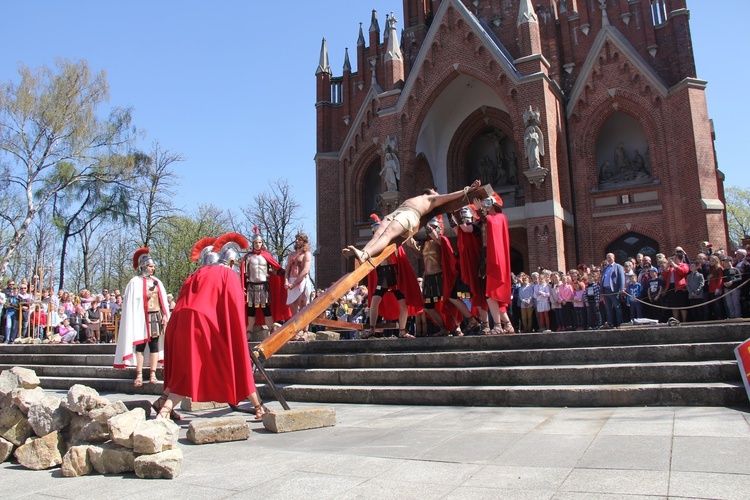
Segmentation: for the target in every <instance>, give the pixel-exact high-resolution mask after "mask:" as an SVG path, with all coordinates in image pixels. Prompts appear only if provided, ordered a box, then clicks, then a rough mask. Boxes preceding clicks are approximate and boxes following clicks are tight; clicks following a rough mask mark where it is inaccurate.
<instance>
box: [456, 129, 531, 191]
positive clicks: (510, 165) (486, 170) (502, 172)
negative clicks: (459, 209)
mask: <svg viewBox="0 0 750 500" xmlns="http://www.w3.org/2000/svg"><path fill="white" fill-rule="evenodd" d="M518 162H519V159H518V155H517V154H516V147H515V145H514V144H513V141H512V140H511V138H510V137H508V136H507V134H505V133H504V132H502V131H501V130H500V129H498V128H496V127H488V128H486V129H484V130H483V131H482V132H481V133H480V134H479V135H477V137H476V138H475V139H474V141H473V142H472V143H471V146H469V149H468V151H467V157H466V167H467V168H466V173H467V178H466V183H471V182H472V181H473V180H474V179H479V180H480V181H482V184H491V185H492V187H493V189H495V190H498V189H500V188H502V187H504V186H516V185H518V176H519V174H520V171H519V168H518Z"/></svg>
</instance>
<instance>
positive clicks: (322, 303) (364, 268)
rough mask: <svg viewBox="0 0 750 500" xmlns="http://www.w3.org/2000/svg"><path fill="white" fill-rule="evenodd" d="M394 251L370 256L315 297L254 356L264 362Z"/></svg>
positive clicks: (392, 249)
mask: <svg viewBox="0 0 750 500" xmlns="http://www.w3.org/2000/svg"><path fill="white" fill-rule="evenodd" d="M395 251H396V244H394V243H391V244H390V245H388V246H387V247H386V248H385V250H383V251H382V252H381V253H380V254H379V255H376V256H372V257H371V258H370V259H369V260H367V261H366V262H365V263H364V264H362V265H361V266H359V267H357V268H355V269H354V271H352V272H350V273H347V274H345V275H344V276H342V277H341V278H340V279H339V280H338V281H337V282H335V283H334V284H333V285H331V286H330V287H328V288H327V289H326V291H325V292H323V294H321V295H318V296H317V297H315V300H313V301H312V302H310V303H309V304H308V305H307V306H306V307H305V308H304V309H302V310H301V311H300V312H298V313H297V314H295V315H294V316H293V317H292V318H291V319H290V320H289V321H287V322H286V323H284V326H282V327H281V328H279V329H278V330H276V331H275V332H274V333H273V334H272V335H271V336H269V337H268V338H266V339H264V340H263V341H262V342H261V343H260V344H258V345H257V346H256V347H254V348H253V350H254V351H255V354H256V355H257V356H258V358H259V359H260V360H261V361H265V360H267V359H268V358H270V357H271V356H273V355H274V354H276V352H277V351H278V350H279V349H281V348H282V347H283V346H284V344H286V343H287V342H289V341H290V340H291V339H293V338H294V337H296V336H297V333H298V332H299V331H300V330H302V329H304V328H305V327H306V326H307V325H309V324H310V323H312V322H313V321H315V320H316V319H318V316H320V315H321V313H323V311H325V310H326V309H328V308H329V307H330V306H331V304H333V303H334V302H336V301H337V300H338V299H339V297H341V296H342V295H344V294H345V293H346V292H348V291H349V290H350V289H351V287H352V286H354V285H356V284H357V283H359V282H360V281H362V279H363V278H364V277H365V276H367V275H368V274H369V273H370V271H372V270H373V269H375V268H376V267H377V266H378V264H380V263H381V262H383V261H384V260H385V259H387V258H388V256H390V255H391V254H392V253H393V252H395Z"/></svg>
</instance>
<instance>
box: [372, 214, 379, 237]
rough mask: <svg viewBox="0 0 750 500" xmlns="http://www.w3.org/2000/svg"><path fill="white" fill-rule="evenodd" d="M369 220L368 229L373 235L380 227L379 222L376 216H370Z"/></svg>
mask: <svg viewBox="0 0 750 500" xmlns="http://www.w3.org/2000/svg"><path fill="white" fill-rule="evenodd" d="M370 219H371V220H372V226H370V227H371V228H372V232H373V233H374V232H375V230H376V229H377V228H378V227H380V223H381V220H380V217H378V214H370Z"/></svg>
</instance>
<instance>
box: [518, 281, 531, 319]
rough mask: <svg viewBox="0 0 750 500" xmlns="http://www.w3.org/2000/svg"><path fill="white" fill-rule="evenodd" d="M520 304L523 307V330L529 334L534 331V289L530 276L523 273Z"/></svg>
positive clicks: (519, 294) (519, 295)
mask: <svg viewBox="0 0 750 500" xmlns="http://www.w3.org/2000/svg"><path fill="white" fill-rule="evenodd" d="M518 303H519V305H520V306H521V323H522V330H523V331H524V332H526V333H529V332H531V331H532V328H533V322H534V287H533V286H532V285H531V283H529V276H528V275H526V274H524V273H521V288H519V289H518Z"/></svg>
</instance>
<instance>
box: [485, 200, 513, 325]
mask: <svg viewBox="0 0 750 500" xmlns="http://www.w3.org/2000/svg"><path fill="white" fill-rule="evenodd" d="M486 224H487V227H486V229H487V297H491V298H493V299H495V300H496V301H497V302H498V303H499V304H500V309H501V310H502V311H505V308H507V307H508V305H509V304H510V290H511V282H512V280H511V277H510V235H509V232H508V219H507V218H506V217H505V214H502V213H499V214H491V215H488V216H487V219H486Z"/></svg>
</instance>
